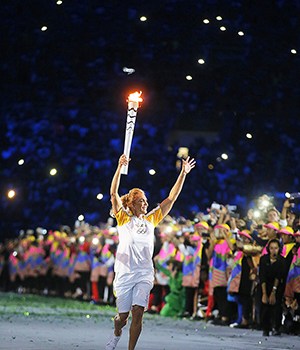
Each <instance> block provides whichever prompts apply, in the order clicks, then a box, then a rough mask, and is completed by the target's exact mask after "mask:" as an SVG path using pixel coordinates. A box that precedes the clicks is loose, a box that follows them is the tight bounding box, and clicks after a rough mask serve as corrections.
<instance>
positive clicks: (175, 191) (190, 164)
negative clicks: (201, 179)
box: [160, 157, 196, 217]
mask: <svg viewBox="0 0 300 350" xmlns="http://www.w3.org/2000/svg"><path fill="white" fill-rule="evenodd" d="M195 164H196V161H195V160H194V158H192V159H190V157H187V159H182V166H181V171H180V174H179V175H178V178H177V180H176V182H175V184H174V186H173V187H172V189H171V191H170V193H169V196H168V197H167V198H166V199H165V200H163V201H162V203H161V204H160V207H161V211H162V214H163V217H165V216H166V215H168V213H169V212H170V210H171V209H172V206H173V204H174V203H175V201H176V199H177V198H178V196H179V194H180V192H181V190H182V187H183V184H184V181H185V177H186V175H187V174H188V173H189V172H190V171H191V170H192V169H193V168H194V167H195Z"/></svg>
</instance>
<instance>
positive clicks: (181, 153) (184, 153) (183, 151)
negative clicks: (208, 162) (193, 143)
mask: <svg viewBox="0 0 300 350" xmlns="http://www.w3.org/2000/svg"><path fill="white" fill-rule="evenodd" d="M188 156H189V148H188V147H179V148H178V152H177V157H178V158H187V157H188Z"/></svg>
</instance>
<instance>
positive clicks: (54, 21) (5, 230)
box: [0, 0, 300, 239]
mask: <svg viewBox="0 0 300 350" xmlns="http://www.w3.org/2000/svg"><path fill="white" fill-rule="evenodd" d="M0 8H1V13H2V20H1V22H0V30H1V41H0V45H1V46H0V52H1V54H0V76H1V82H0V87H1V94H0V101H1V103H0V113H1V114H0V116H1V117H0V140H1V149H0V151H1V152H0V175H1V182H0V213H1V215H0V220H1V222H0V235H1V236H0V237H1V239H3V238H5V237H14V236H16V235H18V232H19V231H20V230H26V229H31V228H34V227H37V226H42V227H47V228H52V229H55V228H56V227H58V226H59V225H69V226H73V225H74V222H75V221H76V220H78V219H79V220H85V221H87V222H89V223H91V224H92V225H98V224H99V223H100V222H106V221H107V220H108V218H109V210H110V197H109V187H110V181H111V178H112V176H113V174H114V171H115V168H116V165H117V161H118V158H119V156H120V155H121V154H122V152H123V144H124V135H125V123H126V110H127V103H126V99H127V96H128V95H129V93H131V92H134V91H142V92H143V94H142V97H143V99H144V101H143V103H142V105H141V107H140V109H139V110H138V116H137V120H136V126H135V131H134V139H133V144H132V148H131V158H132V161H131V163H130V166H129V174H128V175H127V176H122V182H121V189H120V194H123V193H126V192H127V191H128V190H129V189H130V188H132V187H140V188H143V189H144V190H145V191H146V194H147V196H148V197H149V204H150V207H151V206H155V205H156V204H157V203H159V202H160V201H161V200H162V199H164V198H165V197H166V196H167V195H168V193H169V190H170V188H171V186H172V185H173V182H174V181H175V179H176V177H177V175H178V169H179V166H180V158H181V157H182V156H183V157H185V156H186V155H188V154H189V155H191V156H192V157H194V158H195V159H196V160H197V166H196V168H195V169H194V170H193V172H192V173H191V174H190V175H189V177H188V179H187V181H186V183H185V186H184V190H183V192H182V194H181V195H180V198H179V199H178V201H177V203H176V205H175V206H174V209H173V210H172V213H171V214H173V215H177V216H183V217H185V218H191V219H192V218H193V217H194V216H195V214H196V213H198V212H199V211H202V212H205V211H206V209H207V208H208V207H210V205H211V203H212V202H214V201H215V202H218V203H223V204H230V205H237V206H238V210H239V211H240V212H241V213H245V212H246V211H247V209H248V208H250V207H251V206H252V205H253V203H254V202H255V200H256V198H258V197H260V196H261V195H263V194H266V195H267V196H269V198H272V201H273V203H274V205H277V206H279V209H280V207H281V205H282V202H283V201H284V198H285V193H286V192H297V191H298V190H300V184H299V170H300V166H299V159H300V145H299V142H298V141H299V131H300V118H299V107H300V106H299V105H300V98H299V96H300V87H299V77H300V76H299V72H300V69H299V68H300V67H299V63H300V61H299V53H300V45H299V44H300V40H299V33H300V32H299V25H300V17H299V13H300V1H296V0H286V1H284V0H276V1H271V0H270V1H246V0H245V1H242V0H235V1H229V0H227V1H215V0H205V1H196V0H195V1H194V0H183V1H175V0H166V1H163V0H162V1H156V0H155V1H151V2H150V1H100V0H97V1H96V0H89V1H78V0H72V1H70V0H62V1H59V0H58V1H57V0H47V1H46V0H43V1H37V0H36V1H33V0H26V1H1V4H0ZM80 215H82V216H80Z"/></svg>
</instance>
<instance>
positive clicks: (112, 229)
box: [108, 227, 118, 235]
mask: <svg viewBox="0 0 300 350" xmlns="http://www.w3.org/2000/svg"><path fill="white" fill-rule="evenodd" d="M108 232H109V234H111V235H112V234H114V233H116V232H118V230H117V228H116V227H110V228H109V229H108Z"/></svg>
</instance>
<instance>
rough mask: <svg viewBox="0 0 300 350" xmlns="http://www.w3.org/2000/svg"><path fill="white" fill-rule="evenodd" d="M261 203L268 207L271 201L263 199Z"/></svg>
mask: <svg viewBox="0 0 300 350" xmlns="http://www.w3.org/2000/svg"><path fill="white" fill-rule="evenodd" d="M261 205H262V207H265V208H267V207H268V206H269V205H270V202H269V201H268V200H267V199H263V200H262V202H261Z"/></svg>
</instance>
